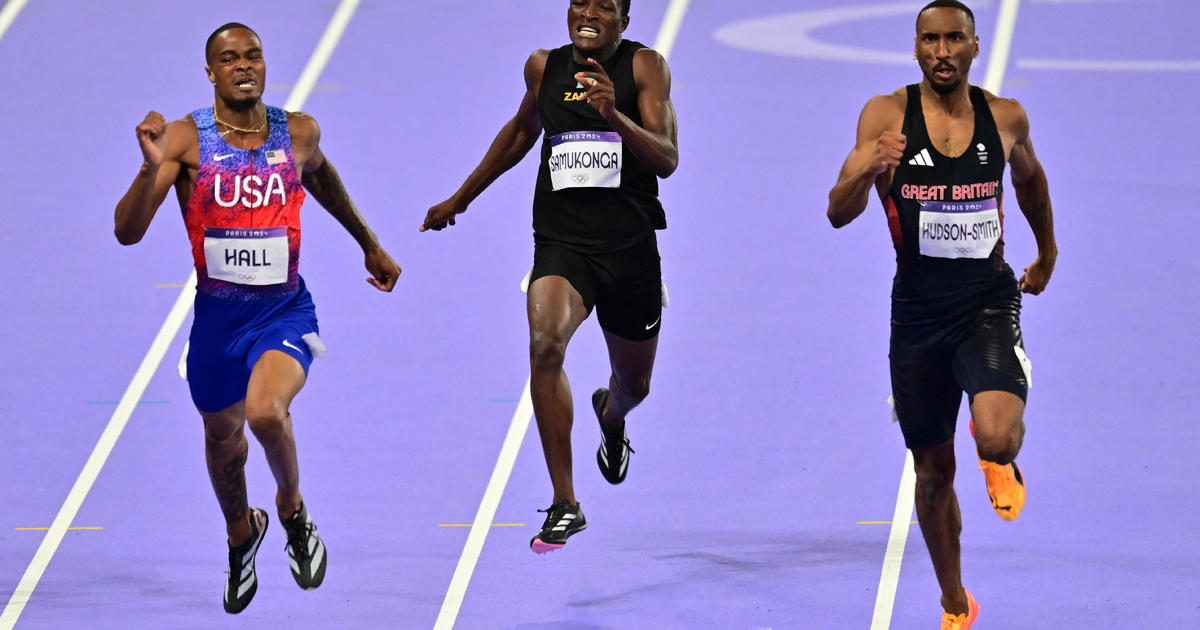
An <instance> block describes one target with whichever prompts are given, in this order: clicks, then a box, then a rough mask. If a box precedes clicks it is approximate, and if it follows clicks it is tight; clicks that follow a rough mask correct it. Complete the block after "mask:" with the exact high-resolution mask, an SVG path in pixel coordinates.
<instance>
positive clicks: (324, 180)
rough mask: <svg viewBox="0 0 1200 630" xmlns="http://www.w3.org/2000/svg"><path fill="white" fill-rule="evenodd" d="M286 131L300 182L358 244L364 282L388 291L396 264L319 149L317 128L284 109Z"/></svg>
mask: <svg viewBox="0 0 1200 630" xmlns="http://www.w3.org/2000/svg"><path fill="white" fill-rule="evenodd" d="M288 131H289V132H290V133H291V136H292V159H293V160H295V162H296V170H297V171H299V172H298V173H297V175H299V176H300V183H301V184H303V185H304V188H305V189H306V190H308V192H309V194H311V195H312V196H313V199H316V200H317V203H319V204H321V207H322V208H325V210H326V211H328V212H329V214H331V215H332V216H333V218H335V219H337V221H338V223H341V224H342V227H344V228H346V231H347V232H349V233H350V236H352V237H353V238H354V240H355V242H357V243H358V246H359V247H361V248H362V250H363V254H364V256H365V258H366V260H365V264H366V267H367V271H369V272H370V273H371V276H372V277H370V278H367V282H369V283H371V285H372V286H374V287H375V288H377V289H379V290H380V291H391V290H392V287H394V286H396V280H397V279H398V278H399V277H400V267H399V266H398V265H397V264H396V262H395V261H394V260H392V257H391V256H389V255H388V253H387V252H386V251H384V249H383V247H381V246H380V245H379V239H378V238H376V237H375V233H374V232H372V231H371V228H370V227H369V226H368V225H367V222H366V220H364V219H363V217H362V215H361V214H359V212H358V208H357V207H355V205H354V202H353V201H351V199H350V193H348V192H346V186H345V185H344V184H343V183H342V178H341V177H339V176H338V172H337V169H335V168H334V167H333V163H332V162H330V161H329V160H328V159H326V158H325V154H324V153H322V152H321V147H320V140H321V128H320V126H318V125H317V121H316V119H314V118H313V117H312V116H309V115H308V114H304V113H293V112H288Z"/></svg>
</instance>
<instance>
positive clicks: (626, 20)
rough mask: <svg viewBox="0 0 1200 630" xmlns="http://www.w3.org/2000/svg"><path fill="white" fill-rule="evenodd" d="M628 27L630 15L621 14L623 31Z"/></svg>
mask: <svg viewBox="0 0 1200 630" xmlns="http://www.w3.org/2000/svg"><path fill="white" fill-rule="evenodd" d="M627 28H629V16H628V15H623V16H621V32H622V33H624V32H625V29H627Z"/></svg>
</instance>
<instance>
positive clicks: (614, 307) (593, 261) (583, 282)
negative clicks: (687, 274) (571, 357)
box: [529, 232, 663, 341]
mask: <svg viewBox="0 0 1200 630" xmlns="http://www.w3.org/2000/svg"><path fill="white" fill-rule="evenodd" d="M544 276H562V277H564V278H566V279H567V282H570V283H571V286H572V287H574V289H575V290H576V291H578V292H579V295H580V296H581V297H583V305H584V306H585V307H586V308H587V311H588V314H591V312H592V308H593V307H595V309H596V319H598V320H599V321H600V327H601V328H603V329H604V330H606V331H608V332H610V333H613V334H614V335H617V336H618V337H622V338H624V339H629V340H630V341H644V340H646V339H652V338H654V337H655V336H656V335H658V331H659V328H661V326H662V306H663V297H662V295H663V294H662V268H661V266H660V259H659V256H658V239H656V238H655V236H654V233H653V232H650V234H649V236H648V237H647V238H645V239H643V240H642V241H641V242H639V243H638V244H636V245H633V246H632V247H628V248H625V249H622V250H619V251H615V252H606V253H602V254H591V253H589V254H585V253H581V252H578V251H575V250H572V249H568V248H566V247H563V246H562V245H560V244H558V243H555V242H554V241H549V240H546V239H541V238H536V237H535V238H534V247H533V272H532V273H531V274H530V276H529V284H530V285H532V284H533V283H534V282H535V281H536V280H537V279H538V278H542V277H544Z"/></svg>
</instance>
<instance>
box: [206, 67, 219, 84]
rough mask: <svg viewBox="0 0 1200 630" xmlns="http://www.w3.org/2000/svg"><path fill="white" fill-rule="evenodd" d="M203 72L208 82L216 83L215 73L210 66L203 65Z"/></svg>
mask: <svg viewBox="0 0 1200 630" xmlns="http://www.w3.org/2000/svg"><path fill="white" fill-rule="evenodd" d="M204 73H205V74H207V75H208V82H209V83H216V82H217V75H215V74H213V71H212V68H210V67H208V66H204Z"/></svg>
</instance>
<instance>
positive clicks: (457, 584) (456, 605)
mask: <svg viewBox="0 0 1200 630" xmlns="http://www.w3.org/2000/svg"><path fill="white" fill-rule="evenodd" d="M689 3H690V0H671V4H670V5H668V6H667V12H666V15H665V16H664V17H663V23H662V25H661V26H660V27H659V29H658V37H656V38H655V40H654V50H656V51H658V53H659V54H660V55H662V56H663V58H667V57H669V56H670V54H671V49H672V48H674V47H675V39H676V37H677V36H678V35H679V29H680V26H681V25H682V24H683V16H684V13H686V12H687V8H688V4H689ZM530 273H532V271H531V272H530ZM528 283H529V275H528V274H526V276H525V279H524V280H522V281H521V290H522V291H525V290H528V287H529V284H528ZM532 417H533V399H532V398H530V395H529V380H528V379H526V381H525V390H524V392H523V393H522V394H521V400H520V402H518V403H517V411H516V413H514V414H513V419H512V422H511V423H510V424H509V425H508V434H507V435H505V436H504V444H502V445H501V446H500V456H499V457H498V458H497V459H496V466H495V467H494V468H493V469H492V476H491V478H490V479H488V485H487V489H486V490H484V491H483V500H481V501H480V503H479V510H477V511H476V512H475V521H474V522H473V523H472V524H471V531H470V533H468V534H467V542H466V544H465V545H463V551H462V555H460V556H459V558H458V566H456V567H455V568H454V576H453V577H451V578H450V586H449V587H448V588H447V589H446V597H445V599H443V600H442V608H441V610H440V611H439V612H438V616H437V621H435V622H434V624H433V628H434V630H450V629H451V628H453V627H454V622H455V621H456V620H457V619H458V611H459V609H461V608H462V602H463V598H464V597H466V595H467V586H468V585H469V584H470V583H471V575H472V574H473V573H474V572H475V564H476V563H477V562H478V561H479V554H480V553H482V552H483V543H484V542H485V541H486V540H487V535H488V531H490V530H491V527H490V524H491V522H492V519H494V518H495V516H496V509H497V508H498V507H499V506H500V499H501V497H502V496H503V495H504V488H505V486H507V485H508V478H509V476H511V475H512V468H513V465H514V464H515V463H516V460H517V452H518V451H520V450H521V442H523V441H524V440H525V433H526V431H527V430H528V428H529V421H530V419H532Z"/></svg>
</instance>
